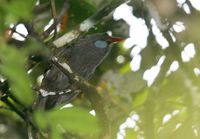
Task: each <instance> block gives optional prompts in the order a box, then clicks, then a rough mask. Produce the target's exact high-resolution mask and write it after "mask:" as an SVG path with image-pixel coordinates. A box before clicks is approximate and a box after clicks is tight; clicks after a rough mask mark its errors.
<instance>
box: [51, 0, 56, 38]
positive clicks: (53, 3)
mask: <svg viewBox="0 0 200 139" xmlns="http://www.w3.org/2000/svg"><path fill="white" fill-rule="evenodd" d="M50 3H51V14H52V17H53V20H54V24H56V6H55V0H50ZM56 34H57V27H55V29H54V38H55V37H56Z"/></svg>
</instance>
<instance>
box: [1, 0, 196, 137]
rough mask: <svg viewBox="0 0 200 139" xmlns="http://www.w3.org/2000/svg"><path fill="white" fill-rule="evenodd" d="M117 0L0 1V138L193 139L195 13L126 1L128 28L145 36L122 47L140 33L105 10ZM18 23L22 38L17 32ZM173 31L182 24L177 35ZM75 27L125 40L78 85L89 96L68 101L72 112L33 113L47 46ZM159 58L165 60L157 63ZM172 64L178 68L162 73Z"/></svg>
mask: <svg viewBox="0 0 200 139" xmlns="http://www.w3.org/2000/svg"><path fill="white" fill-rule="evenodd" d="M110 2H111V3H110ZM124 2H126V1H125V0H59V1H56V0H38V1H33V0H29V1H25V0H9V1H7V0H1V1H0V17H1V18H0V22H1V25H0V117H1V118H0V139H13V138H15V139H23V138H24V139H26V138H52V139H62V138H67V139H68V138H69V139H85V138H87V139H88V138H91V139H94V138H95V139H96V138H105V139H110V138H111V139H112V138H118V139H120V137H121V138H125V139H139V138H145V139H168V138H171V139H198V138H199V137H200V118H199V117H200V105H199V101H200V95H199V93H200V87H199V83H200V80H199V73H200V69H199V68H200V67H199V60H198V58H199V47H198V46H199V29H200V28H199V24H198V23H199V9H197V8H195V5H194V4H193V3H192V2H191V1H190V0H185V1H184V2H180V1H167V0H166V1H164V0H162V1H159V0H148V1H147V0H144V1H141V0H132V1H129V2H128V3H126V4H124V5H123V6H128V7H129V8H130V6H131V7H132V8H133V11H132V13H131V14H132V16H133V15H134V17H131V19H133V18H134V19H137V20H134V23H135V22H137V21H138V22H139V23H138V24H139V25H141V24H142V23H144V26H145V27H146V28H147V30H148V36H147V40H146V41H147V45H146V46H144V47H137V46H138V44H132V45H131V46H129V48H128V49H127V48H125V46H126V47H127V42H128V39H134V38H143V40H142V39H141V40H142V41H145V36H140V33H141V32H142V31H140V30H139V31H137V32H134V33H131V29H132V28H131V27H130V28H129V25H130V24H131V22H129V21H128V20H126V19H124V18H121V20H113V17H112V14H113V13H112V11H114V10H115V9H116V8H117V7H118V6H119V5H120V4H123V3H124ZM128 7H127V9H128ZM54 8H55V10H56V11H54V10H53V9H54ZM188 9H189V10H188ZM63 11H64V12H63ZM59 16H60V17H59ZM53 19H54V20H53ZM142 19H143V20H142ZM57 20H58V21H57ZM141 20H142V22H140V21H141ZM52 21H53V22H54V24H55V25H53V23H52ZM85 21H92V22H85ZM56 22H58V23H61V25H59V24H58V23H56ZM90 23H91V24H90ZM20 24H21V25H23V28H25V30H26V31H27V33H28V35H26V33H24V32H23V31H20V30H18V29H17V28H18V26H19V25H20ZM85 24H86V26H87V27H89V28H88V30H84V31H83V32H80V30H79V27H81V26H82V25H85ZM47 25H49V26H50V28H52V29H50V31H48V29H47V30H44V28H45V29H46V28H48V27H47ZM135 25H137V23H135ZM156 26H157V28H156ZM175 26H179V27H180V28H181V27H182V29H181V31H178V30H176V29H175ZM180 28H179V29H180ZM129 29H130V30H129ZM77 30H78V33H79V34H81V35H84V34H92V33H99V32H107V31H111V32H112V34H113V36H120V37H124V38H127V40H126V41H125V42H124V43H120V44H115V46H114V47H113V49H112V50H111V52H110V54H109V56H108V57H107V58H106V59H105V60H104V62H103V64H102V65H100V66H99V67H98V68H97V70H96V71H95V74H94V75H93V77H92V78H91V79H90V81H89V83H90V84H89V83H88V82H86V83H85V82H84V83H83V84H81V83H80V86H81V87H86V88H87V87H88V88H89V89H88V88H87V89H84V88H81V87H80V89H82V90H88V91H89V92H87V91H86V92H83V93H82V94H81V95H79V96H78V97H77V98H75V99H74V100H73V101H72V102H71V105H72V106H71V107H65V108H62V109H61V106H58V107H56V108H54V109H52V110H49V111H44V110H42V109H38V108H35V107H34V106H35V103H36V102H37V91H38V88H39V87H40V82H41V81H40V77H41V75H42V74H44V73H45V72H46V71H47V69H48V68H49V66H50V65H51V58H52V55H54V48H52V45H50V44H52V43H54V44H55V40H57V39H59V38H61V36H62V35H63V34H65V33H69V32H71V31H77ZM155 32H157V35H158V34H159V35H160V36H159V37H160V38H164V40H165V41H167V43H168V45H169V47H167V48H165V49H163V48H162V47H161V46H162V45H163V44H162V43H163V42H162V43H160V42H159V37H157V36H156V33H155ZM16 36H17V37H16ZM138 36H139V37H138ZM20 37H21V38H23V39H22V40H19V38H20ZM67 39H69V38H67ZM78 39H79V38H78ZM141 40H139V41H138V42H141ZM73 41H76V38H74V39H73ZM188 45H192V46H194V49H195V55H194V56H191V55H190V54H191V52H190V53H187V52H185V53H186V54H185V55H188V56H189V59H190V60H189V61H184V60H183V58H182V57H183V56H182V55H183V53H184V52H183V51H184V50H185V49H187V47H186V46H188ZM136 48H139V50H138V51H137V50H136ZM140 56H141V62H140V68H138V69H137V70H136V66H137V65H133V63H134V60H135V59H136V58H138V57H140ZM162 56H163V57H165V58H164V60H163V62H160V61H161V60H160V59H161V58H162ZM174 62H177V63H178V64H179V67H178V68H177V69H174V70H171V72H169V69H170V67H172V63H174ZM152 70H154V71H155V72H158V75H157V76H156V78H155V80H154V81H153V83H152V84H149V83H147V82H146V81H145V76H144V75H145V73H146V75H147V73H148V72H147V71H149V73H150V75H152V77H153V75H154V74H155V72H154V73H153V72H150V71H152ZM84 85H85V86H84ZM92 85H94V86H95V88H94V86H92ZM95 89H96V90H97V91H95ZM91 90H92V91H94V92H93V93H90V91H91ZM68 105H69V104H68ZM68 105H67V106H68ZM92 110H95V111H96V115H95V116H93V115H91V114H90V113H89V112H90V111H92ZM22 127H23V128H22Z"/></svg>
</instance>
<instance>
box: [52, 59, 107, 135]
mask: <svg viewBox="0 0 200 139" xmlns="http://www.w3.org/2000/svg"><path fill="white" fill-rule="evenodd" d="M52 63H53V64H54V65H55V66H56V67H57V68H59V69H60V70H61V71H62V72H63V73H64V74H65V75H66V76H67V77H68V78H69V79H70V80H71V81H72V82H73V83H75V84H76V86H77V87H78V88H80V89H81V90H82V91H83V92H84V93H85V96H86V97H87V98H88V100H89V101H90V102H91V105H92V107H93V108H94V109H95V111H96V114H97V116H98V118H99V119H100V121H99V122H100V125H101V127H102V129H103V132H102V133H107V134H109V132H110V127H109V120H108V117H107V115H106V112H105V109H104V108H105V105H104V104H106V103H105V102H104V100H103V98H102V97H101V96H100V95H99V94H98V92H97V90H96V88H95V87H94V86H93V85H91V84H90V83H89V82H88V81H86V80H85V79H84V78H82V77H81V76H79V75H78V74H76V73H74V72H73V71H72V70H71V69H70V67H69V66H66V64H67V63H60V62H59V61H58V59H57V58H56V57H54V58H53V59H52ZM66 67H67V68H66Z"/></svg>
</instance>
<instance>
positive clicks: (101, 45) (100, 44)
mask: <svg viewBox="0 0 200 139" xmlns="http://www.w3.org/2000/svg"><path fill="white" fill-rule="evenodd" d="M94 45H95V47H97V48H106V47H107V45H108V43H107V42H106V41H102V40H98V41H96V42H95V43H94Z"/></svg>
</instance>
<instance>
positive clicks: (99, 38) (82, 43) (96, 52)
mask: <svg viewBox="0 0 200 139" xmlns="http://www.w3.org/2000/svg"><path fill="white" fill-rule="evenodd" d="M111 43H112V42H111V40H110V37H109V36H108V35H107V34H93V35H88V36H84V37H81V38H80V39H79V40H78V42H76V43H75V44H74V45H72V46H70V47H63V48H60V49H59V50H58V53H57V55H56V57H58V58H59V59H61V60H62V61H63V62H65V61H67V64H68V65H69V66H70V68H71V69H72V70H73V71H74V72H75V73H77V74H79V75H80V76H82V77H84V78H85V79H86V80H88V79H89V78H90V77H91V75H92V74H93V73H94V71H95V69H96V68H97V66H98V65H99V64H100V63H101V62H102V61H103V60H104V58H105V57H106V56H107V54H108V53H109V51H110V49H111V47H110V46H109V45H110V44H111ZM71 89H72V91H70V90H71ZM41 90H43V91H45V92H46V93H47V92H52V94H55V95H48V94H47V95H46V96H44V95H41V94H40V95H39V99H38V103H37V105H38V106H39V107H43V108H44V109H50V108H52V107H54V106H56V105H59V104H64V103H65V104H66V103H69V102H70V101H71V100H72V99H73V98H74V97H76V96H77V95H78V94H79V92H77V91H74V90H73V87H72V83H70V81H69V78H68V77H67V76H66V75H65V74H64V73H63V72H61V71H60V69H58V68H57V67H56V66H55V65H52V67H51V68H50V69H49V70H48V71H47V72H46V73H45V75H44V78H43V80H42V83H41ZM67 91H68V93H66V92H67ZM60 92H63V93H60ZM40 93H41V92H40ZM43 93H44V92H43ZM59 93H60V94H59ZM50 94H51V93H50Z"/></svg>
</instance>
